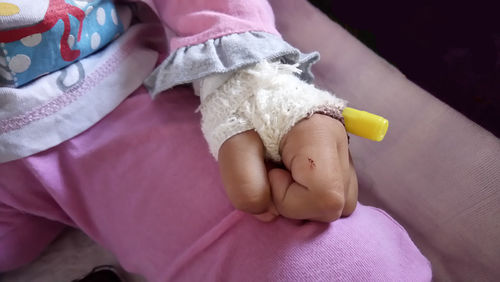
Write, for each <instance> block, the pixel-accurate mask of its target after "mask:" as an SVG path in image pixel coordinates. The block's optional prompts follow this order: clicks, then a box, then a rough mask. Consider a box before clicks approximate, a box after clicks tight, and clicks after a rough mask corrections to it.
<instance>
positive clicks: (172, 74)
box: [144, 31, 319, 97]
mask: <svg viewBox="0 0 500 282" xmlns="http://www.w3.org/2000/svg"><path fill="white" fill-rule="evenodd" d="M264 60H269V61H274V60H280V61H281V62H282V63H286V64H299V66H298V68H299V69H300V70H302V73H301V75H300V76H301V79H302V80H304V81H306V82H312V80H313V79H314V76H313V74H312V73H311V66H312V64H314V63H315V62H317V61H318V60H319V53H317V52H313V53H308V54H304V53H302V52H300V51H299V50H298V49H296V48H294V47H292V46H291V45H290V44H288V43H287V42H285V41H284V40H283V39H281V38H280V37H279V36H276V35H273V34H270V33H267V32H253V31H249V32H244V33H236V34H230V35H226V36H222V37H219V38H215V39H210V40H208V41H206V42H204V43H201V44H197V45H192V46H187V47H183V48H180V49H178V50H176V51H175V52H174V53H172V54H170V56H168V58H166V59H165V60H164V61H163V62H162V63H161V64H160V65H159V66H158V67H157V68H156V69H155V70H154V71H153V72H152V73H151V75H150V76H149V77H147V78H146V80H145V81H144V85H145V86H146V87H147V88H148V90H149V92H150V93H151V95H152V96H153V97H154V96H156V95H157V94H158V93H160V92H162V91H165V90H167V89H170V88H172V87H174V86H176V85H180V84H185V83H190V82H193V81H195V80H197V79H200V78H203V77H206V76H209V75H211V74H216V73H227V72H232V71H236V70H239V69H241V68H244V67H247V66H249V65H252V64H256V63H258V62H261V61H264Z"/></svg>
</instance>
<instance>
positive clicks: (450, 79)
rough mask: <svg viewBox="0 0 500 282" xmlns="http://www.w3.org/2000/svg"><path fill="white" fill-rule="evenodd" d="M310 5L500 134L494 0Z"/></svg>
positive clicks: (499, 50) (320, 0)
mask: <svg viewBox="0 0 500 282" xmlns="http://www.w3.org/2000/svg"><path fill="white" fill-rule="evenodd" d="M310 2H311V3H312V4H314V5H316V6H317V7H318V8H320V9H321V10H322V11H323V12H325V13H326V14H327V15H329V16H330V17H331V18H332V19H333V20H335V21H336V22H338V23H339V24H341V25H342V26H344V27H345V28H346V29H347V30H349V31H350V32H351V33H352V34H353V35H355V36H356V37H358V39H360V40H361V41H363V43H365V44H366V45H367V46H368V47H370V48H371V49H373V50H374V51H375V52H376V53H378V54H379V55H380V56H381V57H383V58H385V59H386V60H388V61H389V62H390V63H392V64H393V65H395V66H396V67H397V68H398V69H400V70H401V72H403V73H404V74H405V75H406V76H407V77H408V78H409V79H410V80H412V81H414V82H415V83H416V84H418V85H419V86H421V87H422V88H424V89H425V90H427V91H429V92H430V93H431V94H433V95H434V96H435V97H437V98H439V99H440V100H442V101H443V102H445V103H447V104H448V105H450V106H451V107H453V108H455V109H456V110H457V111H459V112H461V113H462V114H464V115H465V116H467V117H468V118H469V119H471V120H473V121H474V122H476V123H478V124H479V125H481V126H483V127H484V128H486V129H487V130H489V131H491V132H492V133H493V134H495V135H496V136H497V137H498V136H500V99H499V96H500V17H498V15H497V12H498V9H495V5H494V2H493V1H482V0H479V1H475V2H467V1H465V2H464V1H450V0H442V1H430V0H424V1H396V0H382V1H339V0H330V1H326V0H310Z"/></svg>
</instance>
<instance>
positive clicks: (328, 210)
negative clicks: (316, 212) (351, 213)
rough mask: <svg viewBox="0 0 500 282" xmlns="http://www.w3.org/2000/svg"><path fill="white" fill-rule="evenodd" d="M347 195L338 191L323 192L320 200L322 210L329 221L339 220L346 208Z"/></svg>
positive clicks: (319, 204)
mask: <svg viewBox="0 0 500 282" xmlns="http://www.w3.org/2000/svg"><path fill="white" fill-rule="evenodd" d="M344 205H345V197H344V195H342V194H341V193H338V192H337V191H327V192H325V193H322V195H321V196H320V199H319V201H318V206H319V208H320V212H321V213H322V214H323V216H324V217H325V218H326V219H327V220H328V221H329V222H331V221H334V220H337V219H338V218H339V217H340V216H341V214H342V210H343V209H344Z"/></svg>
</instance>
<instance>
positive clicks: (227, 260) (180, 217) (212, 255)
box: [0, 88, 431, 281]
mask: <svg viewBox="0 0 500 282" xmlns="http://www.w3.org/2000/svg"><path fill="white" fill-rule="evenodd" d="M197 100H198V98H197V97H195V96H194V95H192V93H191V90H190V89H184V88H177V89H174V90H172V91H170V92H169V93H166V94H164V95H162V96H161V97H159V98H158V99H157V100H155V101H151V99H150V98H149V96H148V95H147V94H146V92H145V90H143V89H139V90H138V91H136V93H135V94H134V95H132V96H131V97H129V98H128V99H127V100H126V101H125V102H123V103H122V104H121V105H120V106H119V107H118V108H117V109H115V110H114V111H113V112H112V113H111V114H109V115H108V116H106V117H105V118H104V119H103V120H102V121H100V122H99V123H98V124H96V125H95V126H93V127H92V128H91V129H89V130H87V131H85V132H84V133H82V134H80V135H78V136H76V137H74V138H73V139H71V140H69V141H67V142H64V143H63V144H61V145H59V146H57V147H55V148H52V149H50V150H47V151H45V152H41V153H38V154H36V155H34V156H31V157H28V158H25V159H21V160H17V161H12V162H8V163H5V164H1V165H0V271H5V270H9V269H12V268H14V267H17V266H19V265H21V264H24V263H27V262H29V261H30V260H32V259H33V258H35V257H36V256H37V255H38V254H39V253H40V251H41V250H43V248H44V247H46V245H47V244H48V243H49V242H50V241H51V240H53V239H54V238H55V236H57V235H58V234H59V233H60V231H61V230H62V228H63V227H64V226H65V225H71V226H75V227H78V228H80V229H82V230H83V231H84V232H86V233H87V234H88V235H89V236H90V237H92V238H93V239H94V240H96V241H97V242H99V243H100V244H102V245H103V246H105V247H106V248H107V249H109V250H111V251H112V252H113V253H114V254H115V255H116V256H117V257H118V259H119V261H120V263H121V264H122V266H123V267H124V268H125V269H126V270H128V271H131V272H136V273H140V274H142V275H144V276H145V277H146V278H147V279H148V280H150V281H368V280H369V281H429V280H430V279H431V269H430V264H429V262H428V261H427V260H426V259H425V257H423V256H422V254H421V253H420V251H419V250H418V249H417V248H416V247H415V245H414V244H413V242H412V241H411V239H410V238H409V237H408V234H407V233H406V231H405V230H404V229H403V228H402V227H401V226H400V225H399V224H398V223H396V222H395V221H394V220H393V219H392V218H391V217H389V216H388V215H387V214H386V213H385V212H383V211H381V210H379V209H376V208H372V207H368V206H363V205H358V208H357V209H356V211H355V212H354V214H353V215H352V216H350V217H348V218H343V219H340V220H338V221H335V222H334V223H332V224H322V223H313V222H304V221H294V220H287V219H279V220H277V221H275V222H273V223H261V222H258V221H257V220H255V219H254V218H253V217H251V216H249V215H246V214H243V213H241V212H239V211H235V210H234V209H233V208H232V207H231V205H230V203H229V202H228V200H227V198H226V196H225V194H224V191H223V189H222V187H221V182H220V179H219V173H218V169H217V164H216V162H215V161H214V159H213V158H212V157H211V156H210V155H209V153H208V148H207V145H206V143H205V141H204V140H203V137H202V135H201V131H200V127H199V116H198V114H195V113H194V111H195V109H196V107H197V104H198V101H197ZM55 130H56V129H55ZM34 142H36V140H34Z"/></svg>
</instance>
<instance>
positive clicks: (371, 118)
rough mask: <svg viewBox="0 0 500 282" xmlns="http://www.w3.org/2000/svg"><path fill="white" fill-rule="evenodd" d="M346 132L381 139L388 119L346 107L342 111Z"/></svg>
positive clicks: (385, 131)
mask: <svg viewBox="0 0 500 282" xmlns="http://www.w3.org/2000/svg"><path fill="white" fill-rule="evenodd" d="M342 115H343V116H344V122H345V128H346V130H347V132H349V133H352V134H354V135H358V136H360V137H364V138H367V139H370V140H373V141H382V139H384V136H385V134H386V133H387V129H388V128H389V121H388V120H387V119H385V118H383V117H381V116H377V115H374V114H372V113H369V112H365V111H360V110H356V109H353V108H349V107H346V108H345V109H344V111H343V112H342Z"/></svg>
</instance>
